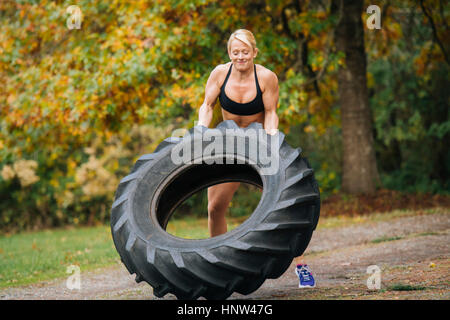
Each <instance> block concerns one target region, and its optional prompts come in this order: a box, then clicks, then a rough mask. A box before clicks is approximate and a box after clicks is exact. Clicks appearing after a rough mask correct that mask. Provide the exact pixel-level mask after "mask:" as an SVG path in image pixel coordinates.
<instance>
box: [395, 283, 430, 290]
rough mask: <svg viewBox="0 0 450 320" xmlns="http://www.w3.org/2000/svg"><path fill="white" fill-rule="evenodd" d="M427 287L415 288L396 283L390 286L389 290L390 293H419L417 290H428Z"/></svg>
mask: <svg viewBox="0 0 450 320" xmlns="http://www.w3.org/2000/svg"><path fill="white" fill-rule="evenodd" d="M426 289H427V288H426V287H422V286H413V285H410V284H403V283H396V284H393V285H390V286H389V287H388V288H387V290H388V291H417V290H426Z"/></svg>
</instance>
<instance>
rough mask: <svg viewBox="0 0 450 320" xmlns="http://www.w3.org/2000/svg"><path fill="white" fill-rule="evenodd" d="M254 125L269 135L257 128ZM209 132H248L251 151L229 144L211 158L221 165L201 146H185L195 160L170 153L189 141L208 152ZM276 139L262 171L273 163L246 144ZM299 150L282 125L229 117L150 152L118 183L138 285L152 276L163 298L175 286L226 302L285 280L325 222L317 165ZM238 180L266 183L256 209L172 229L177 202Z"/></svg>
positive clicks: (122, 233) (117, 205) (118, 237)
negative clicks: (234, 221)
mask: <svg viewBox="0 0 450 320" xmlns="http://www.w3.org/2000/svg"><path fill="white" fill-rule="evenodd" d="M230 129H232V130H230ZM250 129H253V130H259V131H263V132H264V134H262V135H261V136H255V135H251V134H249V130H250ZM210 130H215V131H214V132H215V133H216V134H218V133H220V134H222V135H223V136H224V137H225V139H226V141H231V140H233V139H234V141H237V139H241V138H242V133H244V135H245V136H244V139H245V147H246V148H239V147H237V146H236V145H234V146H233V148H228V149H231V150H228V149H226V148H225V147H224V148H223V150H219V151H217V150H215V152H214V153H213V158H214V159H215V160H216V162H219V163H211V161H210V162H207V160H206V158H205V156H204V155H203V157H202V154H198V152H196V151H195V149H194V152H187V153H186V154H184V151H183V155H189V154H190V156H189V159H190V161H188V162H183V163H179V164H177V163H176V162H174V161H173V160H172V158H171V153H172V152H173V151H174V148H177V150H178V151H179V150H188V149H182V146H185V147H186V146H187V147H193V146H195V145H197V146H200V147H201V148H202V150H203V151H204V150H205V149H206V148H207V145H208V141H205V139H204V138H201V139H200V138H199V137H202V135H203V134H205V133H208V131H209V133H210V132H212V131H210ZM246 134H248V135H246ZM261 137H264V138H265V139H266V140H263V139H261ZM271 139H276V140H271ZM255 140H256V141H255ZM267 141H269V142H267ZM271 141H276V142H277V145H278V147H277V148H278V149H277V150H276V152H272V153H273V154H272V156H273V157H275V158H276V159H277V161H279V163H278V169H277V170H276V172H274V173H271V174H264V171H263V170H264V168H267V163H261V161H260V159H257V158H255V155H254V154H250V152H247V149H249V148H250V145H251V143H256V144H257V145H258V148H260V150H261V148H267V147H268V146H269V143H270V142H271ZM178 151H177V152H178ZM300 153H301V150H300V149H293V148H292V147H290V146H289V145H288V144H287V143H286V141H284V135H283V134H282V133H281V132H279V133H277V134H276V135H273V136H270V135H267V134H266V133H265V131H264V129H263V128H262V126H261V124H259V123H252V124H251V125H250V126H248V127H247V128H239V127H238V126H237V125H236V123H235V122H234V121H232V120H227V121H223V122H221V123H220V124H219V125H218V126H217V128H215V129H208V128H206V127H203V126H195V127H194V128H192V129H190V130H189V132H188V133H187V134H186V135H185V136H184V137H182V138H181V137H180V138H174V137H170V138H168V139H165V140H164V141H163V142H161V143H160V144H159V146H158V147H157V148H156V149H155V151H154V152H153V153H151V154H146V155H144V156H142V157H140V158H139V159H138V160H137V161H136V163H135V165H134V167H133V169H132V170H131V173H130V174H129V175H127V176H126V177H125V178H123V179H122V180H121V182H120V184H119V186H118V188H117V191H116V194H115V201H114V203H113V205H112V209H111V231H112V237H113V240H114V244H115V247H116V249H117V251H118V252H119V254H120V257H121V260H122V262H123V263H124V264H125V266H126V268H127V269H128V271H129V272H130V274H133V273H135V274H136V282H141V281H146V282H147V283H148V284H150V285H151V286H152V287H153V293H154V295H155V296H157V297H163V296H164V295H166V294H167V293H172V294H174V295H175V296H176V297H177V298H178V299H197V298H199V297H204V298H206V299H226V298H227V297H229V296H230V295H231V294H232V293H233V292H237V293H240V294H244V295H246V294H249V293H251V292H253V291H255V290H256V289H258V288H259V287H260V286H261V285H262V284H263V282H264V281H265V280H266V279H267V278H272V279H274V278H278V277H279V276H281V275H282V274H283V273H284V272H285V271H286V269H287V268H288V267H289V265H290V264H291V262H292V259H293V258H294V257H296V256H299V255H301V254H302V253H303V252H304V251H305V249H306V247H307V245H308V243H309V241H310V239H311V236H312V233H313V230H314V229H315V228H316V225H317V223H318V219H319V213H320V194H319V188H318V185H317V182H316V180H315V179H314V172H313V169H311V167H310V165H309V164H308V162H307V160H306V159H305V158H303V157H302V156H301V154H300ZM275 158H272V159H275ZM219 159H222V160H223V161H222V164H221V163H220V161H219ZM210 160H211V159H210ZM231 162H233V163H231ZM232 181H241V182H246V183H250V184H253V185H255V186H259V187H261V188H262V195H261V199H260V202H259V204H258V206H257V207H256V209H255V210H254V212H253V213H252V214H251V215H250V216H249V218H248V219H247V220H246V221H244V222H243V223H242V224H241V225H240V226H238V227H236V228H235V229H233V230H231V231H229V232H227V233H225V234H222V235H219V236H216V237H213V238H208V239H198V240H190V239H189V240H188V239H182V238H178V237H176V236H173V235H171V234H169V233H167V232H166V231H165V229H166V227H167V223H168V221H169V219H170V217H171V215H172V214H173V212H174V211H175V209H176V208H177V207H178V206H179V205H180V204H181V203H182V202H183V201H184V200H186V199H187V198H189V197H190V196H191V195H192V194H194V193H195V192H197V191H199V190H202V189H204V188H206V187H209V186H212V185H215V184H218V183H224V182H232Z"/></svg>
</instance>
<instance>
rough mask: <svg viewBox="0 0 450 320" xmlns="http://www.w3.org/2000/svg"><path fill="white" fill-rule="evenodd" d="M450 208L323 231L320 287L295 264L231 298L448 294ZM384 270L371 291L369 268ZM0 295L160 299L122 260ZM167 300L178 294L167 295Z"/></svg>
mask: <svg viewBox="0 0 450 320" xmlns="http://www.w3.org/2000/svg"><path fill="white" fill-rule="evenodd" d="M449 257H450V212H449V211H448V210H447V211H444V212H442V211H440V212H438V213H433V214H426V215H415V216H408V217H393V218H387V219H382V220H381V221H363V222H361V223H358V224H355V223H353V224H352V225H350V226H345V227H332V228H323V229H318V230H316V232H315V233H314V235H313V238H312V240H311V243H310V245H309V247H308V249H307V251H306V259H307V263H308V264H309V265H310V266H311V268H312V270H313V272H314V274H315V276H316V279H317V287H316V288H315V289H304V290H300V289H298V288H297V285H298V282H297V281H298V280H297V277H296V276H295V274H294V272H293V270H294V269H293V267H294V266H293V265H291V267H290V268H289V269H288V270H287V271H286V273H285V274H283V275H282V276H281V277H280V278H278V279H269V280H266V282H265V283H264V284H263V285H262V286H261V287H260V288H259V289H258V290H256V291H255V292H253V293H252V294H250V295H247V296H243V295H240V294H237V293H235V294H233V295H232V296H231V297H230V298H229V299H445V300H448V299H450V259H449ZM370 265H377V266H378V267H379V268H380V270H381V274H380V275H381V289H380V290H369V289H368V288H367V279H368V277H369V276H370V275H369V274H368V273H366V272H367V267H368V266H370ZM0 299H156V298H155V297H154V296H153V294H152V288H151V287H150V286H149V285H148V284H146V283H145V282H141V283H139V284H138V283H136V282H135V281H134V277H133V276H131V275H129V274H128V272H127V270H126V269H125V267H124V266H123V265H116V266H112V267H109V268H105V269H101V270H96V271H92V272H84V273H83V272H82V273H81V289H80V290H77V289H74V290H69V289H67V287H66V279H59V280H54V281H50V282H42V283H38V284H35V285H31V286H24V287H17V288H9V289H5V290H2V291H0ZM164 299H175V297H174V296H173V295H170V294H169V295H166V296H165V297H164Z"/></svg>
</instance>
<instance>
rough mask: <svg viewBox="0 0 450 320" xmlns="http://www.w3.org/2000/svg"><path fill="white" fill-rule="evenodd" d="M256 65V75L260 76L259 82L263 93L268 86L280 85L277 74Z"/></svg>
mask: <svg viewBox="0 0 450 320" xmlns="http://www.w3.org/2000/svg"><path fill="white" fill-rule="evenodd" d="M255 65H256V75H257V76H258V81H259V83H260V86H261V89H262V90H263V91H264V87H266V86H275V85H278V77H277V75H276V74H275V72H273V71H272V70H270V69H268V68H266V67H264V66H262V65H260V64H255Z"/></svg>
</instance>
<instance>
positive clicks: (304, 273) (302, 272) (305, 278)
mask: <svg viewBox="0 0 450 320" xmlns="http://www.w3.org/2000/svg"><path fill="white" fill-rule="evenodd" d="M295 274H296V275H297V276H298V279H299V284H298V287H299V288H314V287H315V286H316V281H315V280H314V277H313V275H312V272H311V269H309V267H308V265H306V264H299V265H297V267H296V268H295Z"/></svg>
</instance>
